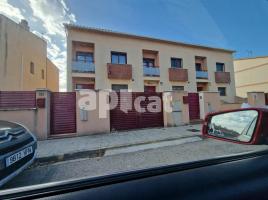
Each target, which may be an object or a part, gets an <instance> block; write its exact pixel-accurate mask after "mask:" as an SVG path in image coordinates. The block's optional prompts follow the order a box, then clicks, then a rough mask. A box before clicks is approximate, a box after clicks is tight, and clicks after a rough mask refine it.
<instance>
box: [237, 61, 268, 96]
mask: <svg viewBox="0 0 268 200" xmlns="http://www.w3.org/2000/svg"><path fill="white" fill-rule="evenodd" d="M234 71H235V81H236V93H237V96H239V97H247V93H248V92H265V93H268V76H267V74H268V56H264V57H256V58H242V59H237V60H234Z"/></svg>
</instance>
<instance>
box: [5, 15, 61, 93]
mask: <svg viewBox="0 0 268 200" xmlns="http://www.w3.org/2000/svg"><path fill="white" fill-rule="evenodd" d="M0 49H1V50H0V90H6V91H23V90H24V91H30V90H35V89H37V88H46V87H47V79H46V74H48V75H49V77H53V81H52V82H51V83H52V84H53V86H52V88H53V89H56V87H57V86H56V85H57V83H56V82H58V79H57V80H56V79H55V78H54V77H57V76H58V74H53V73H54V72H56V70H54V68H53V70H51V69H52V68H51V66H49V67H48V68H49V69H48V71H47V44H46V41H45V40H43V39H42V38H40V37H38V36H37V35H35V34H33V33H31V32H30V31H27V30H25V29H24V28H23V27H22V26H21V25H19V24H17V23H15V22H14V21H12V20H10V19H8V18H7V17H5V16H3V15H1V14H0ZM31 62H33V63H34V74H32V73H30V63H31ZM49 65H50V63H49ZM42 70H44V74H45V77H44V79H43V78H42ZM56 73H57V72H56ZM49 81H51V79H49ZM51 83H49V84H51ZM50 86H51V85H49V87H50Z"/></svg>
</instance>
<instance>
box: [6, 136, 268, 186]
mask: <svg viewBox="0 0 268 200" xmlns="http://www.w3.org/2000/svg"><path fill="white" fill-rule="evenodd" d="M152 145H155V144H152ZM265 148H267V147H266V146H265V145H258V146H254V145H239V144H234V143H229V142H222V141H218V140H214V139H204V140H203V139H200V140H193V141H189V142H186V143H181V144H177V145H174V144H172V143H171V145H167V144H165V146H164V147H160V146H159V145H158V146H151V148H149V147H147V148H146V149H145V150H141V149H140V148H138V149H136V150H135V149H132V150H128V151H124V149H122V150H121V151H118V152H106V153H105V155H104V156H103V157H97V158H83V159H75V160H69V161H64V162H58V163H54V164H48V165H44V166H36V167H32V168H30V169H27V170H25V171H24V172H23V173H21V174H20V175H18V176H17V177H16V178H14V179H13V180H12V181H10V182H9V183H7V184H6V185H5V186H4V187H3V189H8V188H15V187H22V186H29V185H35V184H42V183H49V182H57V181H64V180H68V179H79V178H86V177H96V176H102V175H107V174H113V173H119V172H125V171H131V170H137V169H143V168H150V167H156V166H163V165H171V164H178V163H185V162H190V161H197V160H202V159H208V158H215V157H218V156H226V155H231V154H237V153H243V152H250V151H257V150H262V149H265ZM126 152H127V153H126Z"/></svg>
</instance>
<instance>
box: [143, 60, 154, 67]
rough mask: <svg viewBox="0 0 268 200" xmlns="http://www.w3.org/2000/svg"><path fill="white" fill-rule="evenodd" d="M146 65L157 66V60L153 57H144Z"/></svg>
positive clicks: (144, 64)
mask: <svg viewBox="0 0 268 200" xmlns="http://www.w3.org/2000/svg"><path fill="white" fill-rule="evenodd" d="M143 66H144V67H155V60H154V59H152V58H143Z"/></svg>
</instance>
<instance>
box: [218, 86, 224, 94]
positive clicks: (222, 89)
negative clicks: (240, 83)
mask: <svg viewBox="0 0 268 200" xmlns="http://www.w3.org/2000/svg"><path fill="white" fill-rule="evenodd" d="M218 91H219V93H220V96H226V88H225V87H218Z"/></svg>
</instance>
